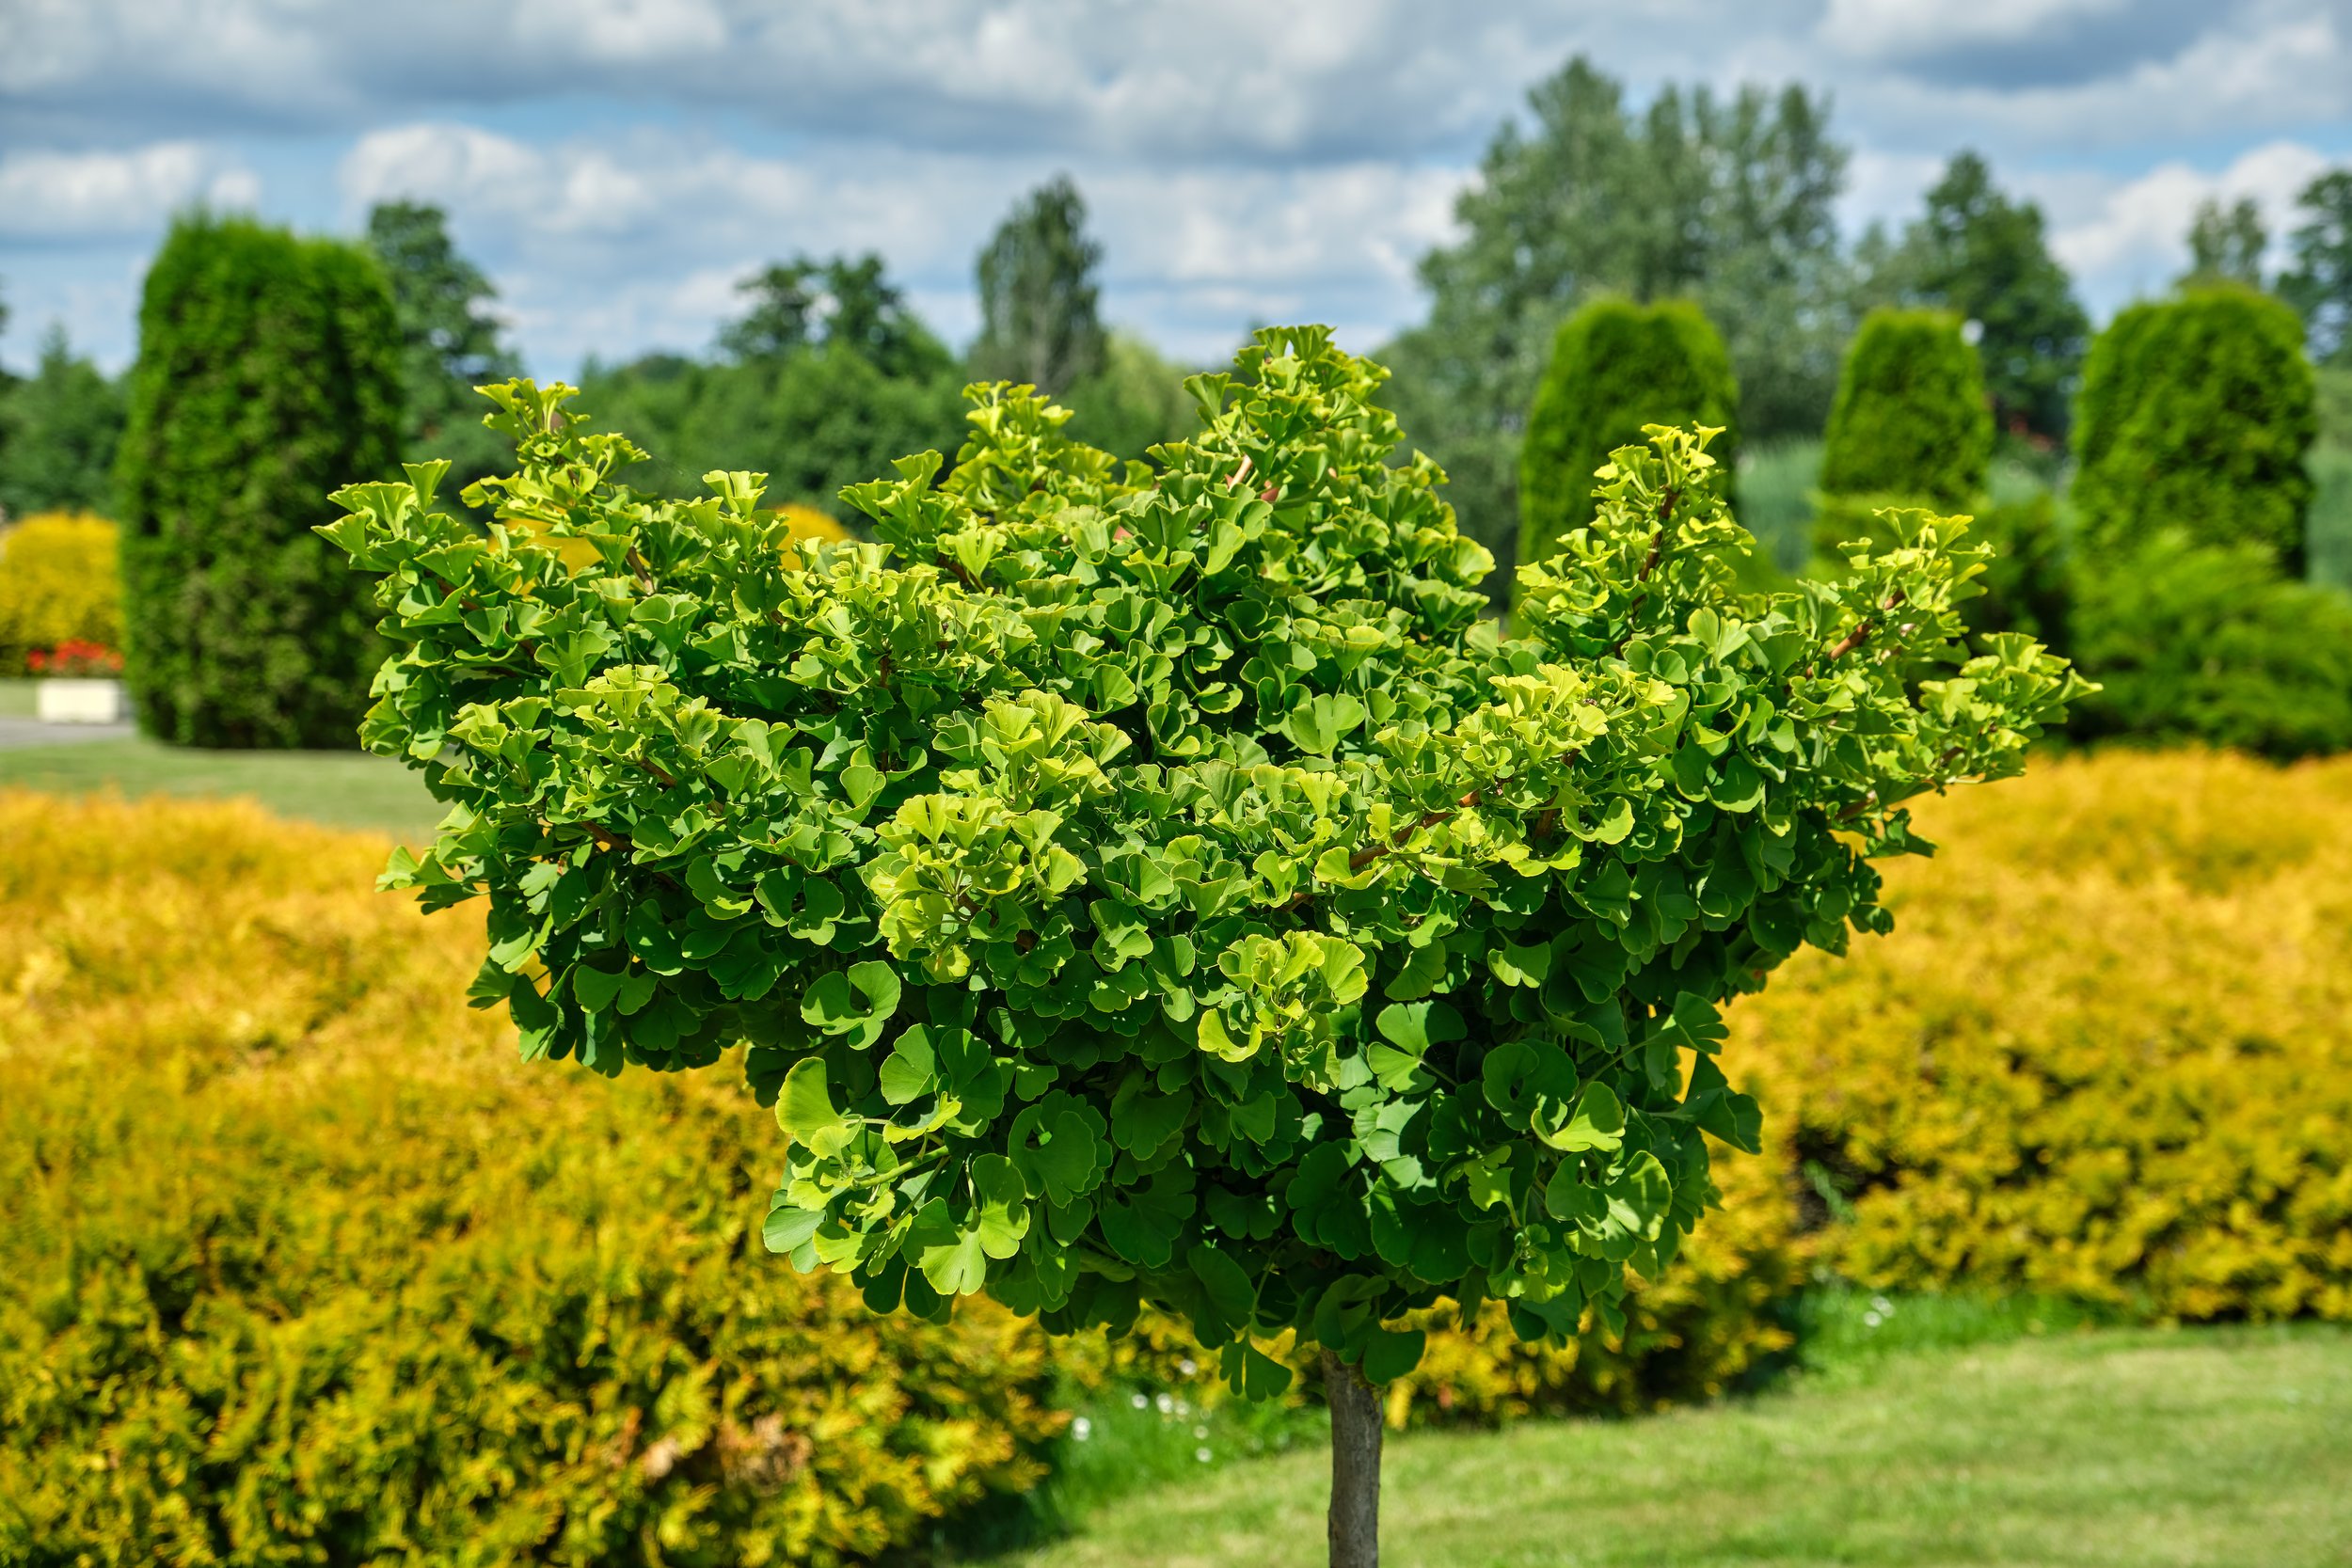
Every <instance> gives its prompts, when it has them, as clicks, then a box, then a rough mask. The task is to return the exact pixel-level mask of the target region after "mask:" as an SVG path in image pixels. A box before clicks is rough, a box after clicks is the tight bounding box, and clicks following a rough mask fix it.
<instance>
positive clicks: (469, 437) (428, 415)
mask: <svg viewBox="0 0 2352 1568" xmlns="http://www.w3.org/2000/svg"><path fill="white" fill-rule="evenodd" d="M367 237H368V245H369V248H371V249H372V250H373V251H374V252H375V259H376V260H377V261H379V262H381V263H382V265H383V268H384V276H385V278H386V280H387V281H388V282H389V284H390V286H391V291H392V309H393V311H394V313H395V314H396V315H397V317H398V318H399V321H400V338H401V392H402V397H403V400H404V403H405V410H406V412H405V417H404V418H403V420H402V422H401V451H402V452H403V453H404V454H405V455H406V456H409V457H421V456H423V455H425V454H426V453H428V452H429V453H432V454H433V455H436V456H438V457H443V458H446V459H448V460H449V463H450V467H451V469H452V471H453V473H454V474H455V475H456V478H457V483H458V484H459V485H461V486H462V485H466V484H470V483H473V482H474V481H475V480H477V479H481V478H484V477H485V476H487V475H488V474H490V473H491V472H493V471H494V470H495V469H496V468H497V467H498V465H499V464H500V463H501V461H502V460H503V458H504V455H505V454H504V451H502V449H501V446H500V443H499V441H498V439H497V437H495V436H492V435H491V434H490V433H489V432H488V431H487V430H485V429H484V428H483V426H482V400H481V399H480V398H479V397H477V396H475V395H474V390H473V389H474V388H476V387H480V386H483V385H485V383H488V382H492V381H504V380H506V379H507V378H508V377H510V376H516V375H520V374H521V373H522V362H521V361H520V360H519V359H517V358H516V356H515V353H514V351H513V350H512V349H509V348H508V347H507V346H506V344H505V343H504V342H503V341H501V327H500V324H499V320H498V318H497V317H496V316H494V315H492V314H491V313H490V311H489V309H487V307H488V305H489V303H490V301H492V300H494V299H496V298H497V297H498V290H497V289H496V288H494V287H493V286H492V285H491V283H490V280H489V278H488V277H485V276H484V274H483V272H482V269H481V268H479V267H477V266H475V265H474V264H473V262H472V261H469V260H468V259H467V258H466V257H465V256H463V255H462V254H460V253H459V251H458V249H457V246H456V244H455V242H453V240H452V239H451V238H450V233H449V215H448V214H446V213H444V212H443V211H442V210H441V209H440V208H438V207H435V206H430V205H426V204H424V203H421V202H415V201H386V202H378V203H377V204H376V205H375V206H374V207H373V209H371V210H370V212H369V214H368V236H367Z"/></svg>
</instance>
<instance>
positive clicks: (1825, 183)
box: [1383, 57, 1848, 592]
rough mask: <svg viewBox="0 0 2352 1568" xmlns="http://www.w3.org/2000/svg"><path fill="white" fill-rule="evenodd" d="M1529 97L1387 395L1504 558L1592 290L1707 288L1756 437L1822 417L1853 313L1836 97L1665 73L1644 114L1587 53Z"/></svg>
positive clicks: (1501, 136) (1637, 295)
mask: <svg viewBox="0 0 2352 1568" xmlns="http://www.w3.org/2000/svg"><path fill="white" fill-rule="evenodd" d="M1529 106H1530V109H1531V111H1532V119H1531V121H1530V123H1529V124H1527V125H1526V126H1521V125H1520V124H1518V123H1517V122H1510V123H1506V124H1505V125H1504V126H1503V128H1502V131H1501V132H1500V133H1498V134H1497V135H1496V137H1495V140H1494V142H1493V143H1492V145H1491V146H1489V148H1488V149H1487V151H1486V159H1485V161H1484V163H1483V164H1482V166H1481V169H1480V178H1479V180H1478V182H1477V183H1476V184H1474V185H1472V186H1471V187H1470V189H1469V190H1468V191H1466V192H1465V193H1464V194H1463V196H1462V197H1461V198H1460V200H1459V201H1458V202H1457V203H1456V206H1455V217H1456V220H1457V221H1458V222H1459V223H1460V225H1461V226H1462V228H1463V230H1465V235H1464V238H1463V239H1462V241H1461V242H1460V243H1459V244H1458V245H1451V246H1447V247H1444V248H1441V249H1439V250H1437V251H1434V252H1432V253H1431V254H1430V255H1429V256H1428V257H1427V258H1426V259H1425V260H1424V261H1423V262H1422V282H1423V284H1424V285H1425V286H1426V287H1427V288H1428V290H1429V292H1430V308H1429V321H1428V323H1427V325H1423V326H1420V327H1416V328H1414V329H1413V330H1411V331H1409V332H1407V333H1406V334H1404V335H1403V336H1402V337H1400V338H1399V339H1398V340H1397V341H1395V342H1393V343H1391V345H1390V346H1389V347H1388V348H1387V349H1386V350H1384V351H1383V356H1384V357H1385V358H1387V359H1388V360H1390V362H1391V363H1392V364H1394V365H1395V367H1396V372H1397V379H1396V384H1395V386H1394V387H1393V388H1391V390H1390V392H1389V393H1388V397H1389V401H1390V402H1391V404H1392V405H1393V406H1394V407H1395V408H1396V410H1397V412H1398V414H1399V415H1400V417H1402V418H1403V419H1404V420H1405V421H1406V424H1407V425H1408V426H1409V427H1410V428H1411V429H1412V431H1413V433H1414V435H1415V436H1416V438H1417V439H1418V440H1419V442H1420V443H1421V444H1422V446H1423V447H1424V448H1425V449H1426V450H1427V451H1429V452H1430V453H1431V454H1432V455H1433V456H1435V457H1436V458H1437V459H1438V461H1439V462H1440V463H1441V464H1443V465H1444V467H1445V469H1446V472H1447V474H1448V476H1449V477H1450V478H1451V480H1452V482H1453V491H1452V493H1453V497H1454V506H1455V508H1456V509H1457V511H1458V512H1459V513H1460V515H1461V516H1462V519H1463V528H1464V530H1465V531H1467V532H1469V533H1470V535H1472V536H1473V537H1475V538H1476V539H1478V540H1479V541H1480V542H1481V543H1482V544H1485V545H1486V546H1488V547H1489V548H1491V549H1492V550H1494V551H1495V553H1496V554H1497V555H1498V556H1500V557H1502V559H1504V560H1505V562H1508V561H1509V559H1510V557H1511V552H1512V549H1513V546H1514V544H1515V539H1516V535H1517V533H1518V523H1519V502H1518V454H1519V440H1520V436H1521V433H1522V430H1523V427H1524V425H1523V422H1524V420H1525V418H1526V415H1527V411H1528V408H1529V406H1530V404H1532V402H1533V401H1534V395H1535V388H1536V385H1537V383H1538V381H1539V380H1540V379H1541V377H1542V374H1543V370H1544V365H1545V363H1546V360H1547V359H1548V357H1549V353H1550V349H1551V341H1552V334H1553V332H1554V331H1555V330H1556V329H1557V328H1558V326H1559V325H1560V323H1561V322H1562V321H1563V320H1564V319H1565V317H1566V316H1567V315H1568V314H1569V312H1571V311H1572V310H1574V309H1576V308H1577V307H1578V306H1579V305H1581V304H1582V303H1583V302H1584V301H1586V300H1587V299H1589V298H1591V297H1593V296H1594V295H1595V294H1597V293H1615V294H1621V295H1624V296H1626V297H1628V298H1630V299H1633V300H1635V301H1637V302H1643V301H1649V300H1654V299H1661V298H1669V297H1677V296H1687V297H1689V298H1692V299H1693V300H1695V301H1697V302H1698V304H1699V305H1700V306H1701V308H1702V309H1705V311H1706V313H1707V315H1708V319H1709V320H1710V321H1712V322H1713V323H1714V324H1715V325H1716V327H1717V328H1718V329H1719V330H1720V331H1721V333H1722V335H1723V338H1724V343H1725V345H1726V347H1727V349H1728V351H1729V354H1730V356H1731V364H1732V369H1733V370H1734V371H1735V372H1737V374H1738V377H1739V382H1740V387H1741V388H1742V389H1743V392H1744V402H1743V404H1742V420H1743V430H1744V431H1745V433H1746V435H1747V436H1750V437H1751V438H1755V439H1763V438H1765V437H1768V436H1774V435H1783V434H1796V433H1803V434H1805V435H1810V434H1812V433H1813V432H1815V431H1817V430H1819V429H1820V421H1821V417H1822V416H1823V414H1825V413H1826V412H1827V411H1828V407H1829V400H1830V392H1831V388H1832V387H1833V386H1834V385H1835V382H1836V374H1837V352H1838V347H1839V345H1840V343H1841V342H1842V341H1843V340H1844V336H1845V333H1846V330H1847V320H1848V318H1847V315H1846V311H1845V296H1846V287H1845V271H1844V263H1843V261H1842V260H1841V258H1840V256H1839V254H1838V246H1837V234H1836V214H1835V212H1834V211H1833V203H1834V202H1835V201H1836V196H1837V193H1838V190H1839V189H1840V188H1841V186H1842V184H1843V182H1844V178H1845V164H1846V150H1845V149H1844V148H1843V147H1842V146H1840V145H1839V144H1838V143H1837V142H1836V141H1835V140H1834V139H1832V138H1831V136H1830V135H1829V127H1828V105H1827V103H1826V101H1825V100H1822V99H1817V98H1815V97H1812V96H1810V95H1808V94H1807V93H1806V92H1804V90H1803V89H1802V88H1799V87H1788V88H1787V89H1785V90H1783V91H1782V92H1780V93H1778V94H1772V93H1768V92H1766V91H1764V90H1763V89H1761V88H1757V87H1746V88H1742V89H1741V90H1740V92H1739V93H1738V94H1736V95H1735V96H1734V97H1732V98H1731V99H1729V100H1724V99H1719V98H1717V97H1715V96H1714V95H1712V94H1711V93H1709V92H1708V90H1707V89H1705V88H1703V87H1702V88H1698V89H1695V90H1691V91H1684V90H1683V89H1680V88H1676V87H1668V88H1667V89H1665V90H1664V91H1662V92H1661V94H1660V95H1659V96H1658V98H1657V99H1656V100H1654V101H1653V102H1652V103H1650V104H1649V105H1648V106H1647V108H1646V109H1644V110H1641V111H1639V112H1637V111H1635V110H1634V109H1633V108H1632V106H1631V105H1629V104H1628V103H1626V101H1625V95H1624V90H1623V88H1622V87H1620V85H1619V84H1618V83H1617V82H1616V81H1614V80H1613V79H1612V78H1611V77H1609V76H1608V75H1606V74H1604V73H1603V72H1602V71H1599V70H1598V69H1597V68H1596V67H1595V66H1593V65H1592V64H1591V62H1589V61H1587V60H1585V59H1583V58H1581V57H1580V58H1577V59H1574V60H1571V61H1570V62H1569V63H1568V64H1567V66H1566V67H1565V68H1564V69H1563V70H1562V71H1560V72H1559V73H1558V74H1557V75H1555V76H1553V77H1551V78H1550V79H1549V80H1548V81H1546V82H1544V83H1542V84H1541V85H1539V86H1538V87H1535V88H1534V91H1533V92H1531V93H1530V94H1529ZM1506 581H1507V579H1498V581H1497V582H1496V583H1495V584H1494V585H1493V587H1494V589H1495V590H1496V591H1498V592H1500V591H1502V589H1503V587H1504V585H1505V582H1506Z"/></svg>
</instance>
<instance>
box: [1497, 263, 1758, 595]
mask: <svg viewBox="0 0 2352 1568" xmlns="http://www.w3.org/2000/svg"><path fill="white" fill-rule="evenodd" d="M1739 416H1740V386H1739V383H1738V382H1737V381H1736V380H1735V379H1733V376H1732V373H1731V357H1730V356H1729V355H1727V354H1726V353H1724V341H1723V339H1722V338H1721V337H1720V336H1718V335H1717V333H1716V331H1715V328H1714V325H1713V324H1712V323H1710V322H1708V319H1707V314H1706V312H1705V311H1703V310H1701V309H1699V308H1698V307H1697V306H1696V305H1694V304H1692V302H1691V301H1689V300H1687V299H1673V300H1664V301H1661V302H1660V303H1658V304H1654V305H1636V304H1634V303H1633V302H1631V301H1630V300H1624V299H1597V300H1595V301H1593V303H1591V304H1590V305H1587V306H1585V307H1584V308H1583V309H1581V310H1579V311H1577V312H1576V314H1574V315H1572V316H1570V317H1569V318H1568V319H1567V320H1566V321H1565V322H1563V323H1561V324H1560V330H1559V332H1558V333H1557V334H1556V335H1555V336H1554V337H1553V339H1552V343H1551V358H1550V360H1549V362H1548V363H1547V364H1546V365H1545V367H1544V378H1543V380H1542V381H1541V382H1539V383H1538V384H1537V385H1536V388H1535V401H1534V404H1532V405H1530V407H1529V408H1528V411H1527V434H1526V436H1525V438H1524V439H1523V441H1522V442H1521V444H1520V447H1519V547H1518V563H1519V564H1520V565H1522V566H1524V565H1526V564H1527V563H1528V562H1536V561H1541V560H1543V559H1544V558H1545V557H1547V556H1549V555H1550V554H1551V553H1552V552H1553V551H1554V550H1557V549H1558V548H1560V544H1561V541H1562V540H1563V539H1564V538H1565V537H1566V536H1567V535H1568V534H1569V533H1571V532H1573V531H1576V530H1577V529H1580V528H1582V527H1583V526H1584V525H1585V524H1586V523H1588V522H1590V521H1591V520H1592V517H1593V508H1594V506H1595V504H1596V502H1597V499H1598V497H1599V494H1600V491H1599V488H1598V482H1597V481H1596V480H1595V479H1594V478H1593V475H1594V473H1595V471H1596V470H1597V469H1598V468H1599V467H1601V466H1602V465H1603V464H1605V463H1607V462H1608V461H1609V454H1610V453H1611V452H1613V451H1616V450H1617V449H1618V448H1619V447H1623V446H1629V445H1638V444H1640V442H1641V440H1642V431H1643V429H1644V428H1645V426H1648V425H1652V424H1678V425H1714V426H1717V427H1718V428H1719V429H1720V431H1721V432H1722V434H1721V435H1719V436H1718V437H1717V438H1716V441H1715V443H1714V446H1713V450H1712V452H1711V455H1712V456H1713V457H1714V459H1715V462H1716V465H1717V467H1718V469H1719V471H1721V472H1724V473H1726V474H1727V473H1730V472H1732V471H1734V470H1736V469H1737V468H1738V467H1739V440H1738V433H1737V429H1736V427H1737V425H1738V423H1739Z"/></svg>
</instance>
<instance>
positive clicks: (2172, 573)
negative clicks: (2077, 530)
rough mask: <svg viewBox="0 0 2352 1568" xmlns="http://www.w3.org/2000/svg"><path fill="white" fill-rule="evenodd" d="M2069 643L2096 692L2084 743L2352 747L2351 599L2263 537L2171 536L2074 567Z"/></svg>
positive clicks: (2279, 751) (2077, 725)
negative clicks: (2290, 566)
mask: <svg viewBox="0 0 2352 1568" xmlns="http://www.w3.org/2000/svg"><path fill="white" fill-rule="evenodd" d="M2074 590H2075V603H2074V613H2073V648H2074V656H2075V657H2077V658H2078V659H2079V660H2080V661H2081V663H2082V666H2083V668H2084V670H2085V671H2086V672H2088V673H2090V674H2091V675H2092V676H2094V677H2095V678H2096V679H2097V680H2098V681H2099V682H2100V683H2101V685H2102V688H2103V689H2101V690H2100V691H2098V692H2096V693H2094V694H2092V695H2090V696H2089V697H2087V698H2086V699H2085V700H2084V701H2083V702H2082V703H2080V704H2079V705H2077V706H2076V708H2075V709H2074V731H2075V733H2076V734H2077V735H2080V736H2085V737H2087V738H2098V737H2102V736H2136V737H2142V738H2147V739H2153V740H2169V741H2184V740H2186V741H2198V742H2201V743H2203V744H2206V745H2210V746H2231V747H2236V748H2239V749H2242V750H2245V751H2249V752H2259V753H2261V754H2263V755H2265V756H2272V757H2299V756H2308V755H2312V754H2314V753H2325V752H2341V751H2344V750H2345V749H2347V748H2352V595H2347V594H2345V593H2344V591H2343V590H2342V589H2337V588H2329V587H2323V586H2320V585H2318V584H2315V583H2306V582H2299V581H2296V580H2295V579H2294V578H2288V577H2286V576H2284V575H2283V574H2281V572H2280V569H2279V565H2278V563H2277V562H2276V561H2275V560H2273V559H2272V557H2271V556H2270V554H2269V553H2268V552H2267V551H2266V550H2265V549H2264V548H2263V547H2262V546H2258V545H2236V546H2220V545H2209V544H2208V545H2199V544H2192V543H2190V542H2189V541H2188V540H2187V539H2186V538H2185V536H2183V535H2182V534H2179V533H2173V532H2167V533H2164V534H2160V535H2158V536H2157V537H2156V538H2155V539H2153V540H2151V541H2149V542H2147V543H2146V544H2143V545H2141V546H2137V548H2134V549H2132V550H2131V551H2129V552H2128V553H2125V554H2123V555H2122V556H2120V557H2117V558H2112V559H2107V560H2097V561H2090V562H2085V563H2084V564H2083V566H2082V569H2081V570H2080V571H2078V572H2077V573H2076V574H2075V579H2074Z"/></svg>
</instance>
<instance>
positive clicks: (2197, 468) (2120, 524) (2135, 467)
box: [2074, 286, 2317, 576]
mask: <svg viewBox="0 0 2352 1568" xmlns="http://www.w3.org/2000/svg"><path fill="white" fill-rule="evenodd" d="M2316 430H2317V416H2316V412H2315V409H2314V388H2313V382H2312V368H2311V363H2310V361H2309V360H2307V359H2306V358H2305V357H2304V356H2303V325H2302V323H2301V321H2300V320H2299V319H2298V318H2297V317H2296V314H2295V312H2294V311H2293V310H2292V309H2288V308H2287V307H2286V306H2285V305H2284V304H2281V303H2280V301H2278V300H2276V299H2273V298H2271V297H2269V296H2268V295H2266V294H2260V293H2254V292H2253V291H2251V290H2249V289H2244V288H2233V287H2227V286H2217V287H2207V288H2197V289H2191V290H2189V291H2187V292H2186V293H2183V294H2182V295H2181V296H2180V297H2178V298H2176V299H2169V300H2165V301H2161V302H2153V303H2147V304H2140V305H2135V306H2132V307H2130V308H2129V309H2125V310H2123V311H2122V312H2121V313H2120V314H2118V315H2117V316H2116V318H2115V320H2114V321H2113V322H2112V323H2110V324H2109V325H2108V326H2107V329H2106V331H2105V332H2102V333H2101V334H2099V337H2098V340H2097V341H2095V342H2093V343H2092V344H2091V347H2090V358H2089V360H2088V361H2087V362H2086V363H2085V365H2084V367H2083V384H2082V391H2081V393H2080V395H2079V396H2078V397H2077V398H2076V400H2075V404H2074V459H2075V465H2076V467H2075V475H2074V505H2075V509H2076V511H2077V513H2078V514H2079V515H2080V517H2081V532H2082V539H2083V543H2084V546H2085V547H2086V548H2087V549H2088V550H2090V552H2092V553H2093V554H2096V555H2101V556H2117V555H2122V554H2124V553H2128V552H2129V551H2130V550H2132V549H2133V548H2135V547H2137V546H2140V545H2142V544H2145V543H2147V542H2148V541H2149V540H2151V539H2153V537H2154V536H2155V535H2156V534H2157V533H2159V532H2161V531H2165V530H2168V529H2173V530H2178V531H2181V532H2182V533H2184V534H2185V535H2186V537H2187V538H2188V539H2189V541H2190V542H2191V543H2193V544H2200V545H2221V546H2236V545H2246V546H2257V547H2259V548H2261V549H2263V550H2265V551H2267V552H2268V553H2269V555H2270V556H2271V558H2272V559H2273V560H2275V561H2277V562H2280V564H2281V565H2282V566H2283V567H2284V568H2285V569H2286V571H2287V572H2288V574H2289V575H2291V576H2300V575H2301V573H2302V570H2303V562H2304V555H2305V539H2304V521H2305V514H2306V511H2307V510H2308V508H2309V506H2310V504H2311V497H2312V479H2311V475H2310V474H2309V473H2308V472H2307V471H2306V469H2305V467H2304V454H2305V452H2306V451H2308V450H2309V448H2310V447H2311V444H2312V437H2313V436H2314V434H2315V433H2316Z"/></svg>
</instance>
